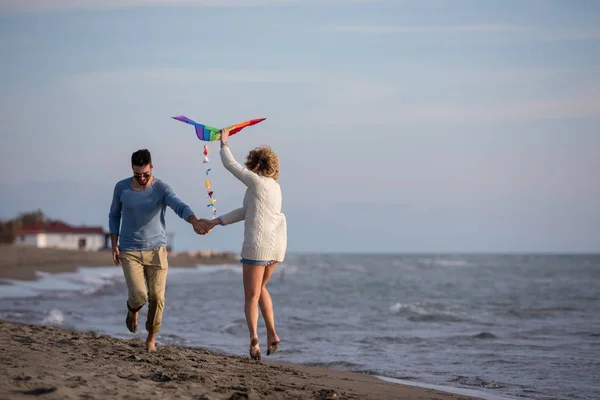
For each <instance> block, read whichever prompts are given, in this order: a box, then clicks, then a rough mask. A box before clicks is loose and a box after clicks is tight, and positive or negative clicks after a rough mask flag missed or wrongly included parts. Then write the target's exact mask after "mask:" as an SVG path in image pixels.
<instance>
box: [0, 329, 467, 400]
mask: <svg viewBox="0 0 600 400" xmlns="http://www.w3.org/2000/svg"><path fill="white" fill-rule="evenodd" d="M0 347H1V348H2V352H1V353H0V398H2V399H29V398H31V397H32V396H40V398H44V399H107V398H111V399H117V398H118V399H121V398H123V399H125V398H126V399H150V398H163V399H164V398H169V399H204V400H208V399H379V400H383V399H412V400H418V399H423V400H425V399H428V400H434V399H435V400H449V399H452V400H458V399H464V400H468V399H471V397H466V396H461V395H455V394H448V393H442V392H440V391H437V390H430V389H423V388H418V387H413V386H404V385H398V384H393V383H387V382H383V381H381V380H379V379H377V378H376V377H372V376H369V375H363V374H356V373H350V372H343V371H336V370H329V369H325V368H316V367H308V366H302V365H294V364H283V363H276V362H271V361H268V360H265V359H264V358H263V360H262V361H252V360H250V359H249V358H244V357H235V356H228V355H222V354H217V353H214V352H211V351H207V350H204V349H201V348H185V347H171V346H164V347H163V346H161V347H159V348H158V351H157V352H156V353H148V352H146V351H145V350H144V347H143V342H141V341H140V340H139V339H133V340H120V339H115V338H111V337H108V336H105V335H100V334H97V333H93V332H76V331H71V330H67V329H60V328H56V327H44V326H34V325H23V324H15V323H8V322H0Z"/></svg>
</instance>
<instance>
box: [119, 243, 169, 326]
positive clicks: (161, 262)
mask: <svg viewBox="0 0 600 400" xmlns="http://www.w3.org/2000/svg"><path fill="white" fill-rule="evenodd" d="M119 256H120V259H121V265H122V266H123V273H124V274H125V281H126V282H127V288H128V290H129V296H128V299H127V308H128V309H129V310H130V311H133V312H137V311H139V310H140V309H141V308H142V307H143V306H144V304H146V301H148V318H147V319H146V330H147V331H148V332H151V333H152V332H158V331H160V327H161V322H162V315H163V310H164V308H165V286H166V283H167V270H168V269H169V263H168V261H167V249H166V248H165V247H158V248H156V249H153V250H141V251H140V250H135V251H122V252H120V253H119Z"/></svg>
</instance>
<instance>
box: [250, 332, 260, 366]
mask: <svg viewBox="0 0 600 400" xmlns="http://www.w3.org/2000/svg"><path fill="white" fill-rule="evenodd" d="M250 357H252V359H253V360H259V361H260V358H261V357H260V347H259V345H258V338H252V340H250Z"/></svg>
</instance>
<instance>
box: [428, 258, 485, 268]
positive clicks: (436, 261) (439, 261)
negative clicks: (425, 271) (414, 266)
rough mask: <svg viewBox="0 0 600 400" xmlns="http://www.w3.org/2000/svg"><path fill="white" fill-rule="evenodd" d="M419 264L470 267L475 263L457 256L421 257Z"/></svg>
mask: <svg viewBox="0 0 600 400" xmlns="http://www.w3.org/2000/svg"><path fill="white" fill-rule="evenodd" d="M417 261H418V262H419V264H421V265H426V266H436V267H468V266H471V265H473V264H472V263H471V262H469V261H467V260H463V259H460V258H458V259H456V258H419V259H418V260H417Z"/></svg>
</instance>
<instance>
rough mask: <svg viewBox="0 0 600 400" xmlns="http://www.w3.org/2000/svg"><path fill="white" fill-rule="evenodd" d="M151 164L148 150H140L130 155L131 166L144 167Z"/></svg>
mask: <svg viewBox="0 0 600 400" xmlns="http://www.w3.org/2000/svg"><path fill="white" fill-rule="evenodd" d="M150 164H152V155H150V151H148V149H141V150H138V151H136V152H135V153H133V154H132V155H131V165H133V166H136V167H144V166H146V165H150Z"/></svg>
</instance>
